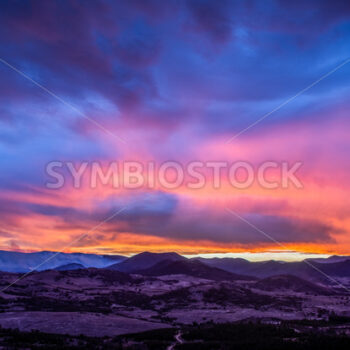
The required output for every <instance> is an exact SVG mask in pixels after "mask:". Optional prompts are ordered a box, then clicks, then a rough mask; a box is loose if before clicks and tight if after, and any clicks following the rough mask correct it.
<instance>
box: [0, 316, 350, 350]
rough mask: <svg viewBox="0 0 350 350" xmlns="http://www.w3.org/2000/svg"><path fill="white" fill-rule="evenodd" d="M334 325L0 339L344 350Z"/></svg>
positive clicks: (19, 345) (18, 345) (160, 347)
mask: <svg viewBox="0 0 350 350" xmlns="http://www.w3.org/2000/svg"><path fill="white" fill-rule="evenodd" d="M340 327H341V325H340V324H339V322H338V321H337V320H330V321H329V322H319V321H312V322H305V321H302V322H300V321H284V322H281V323H278V324H268V323H261V322H256V321H249V322H236V323H221V324H215V323H203V324H200V325H197V324H194V325H189V326H182V327H176V328H165V329H157V330H152V331H146V332H141V333H136V334H135V333H131V334H125V335H120V336H115V337H103V338H102V337H87V336H83V335H79V336H72V335H58V334H52V333H43V332H37V331H32V332H21V331H18V330H10V329H0V342H1V344H2V346H3V347H4V348H6V349H114V350H122V349H125V350H140V349H142V350H186V349H201V350H213V349H218V350H230V349H232V350H245V349H259V350H281V349H288V350H300V349H307V350H323V349H325V350H326V349H327V350H328V349H336V350H347V349H349V347H350V337H348V336H347V334H346V333H344V331H343V332H342V329H344V328H340ZM315 330H317V332H316V331H315Z"/></svg>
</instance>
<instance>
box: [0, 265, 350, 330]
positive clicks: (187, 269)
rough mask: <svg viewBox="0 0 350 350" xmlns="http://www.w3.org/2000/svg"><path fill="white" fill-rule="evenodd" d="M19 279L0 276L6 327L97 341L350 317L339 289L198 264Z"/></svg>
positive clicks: (1, 317)
mask: <svg viewBox="0 0 350 350" xmlns="http://www.w3.org/2000/svg"><path fill="white" fill-rule="evenodd" d="M75 267H76V266H75ZM145 271H146V272H147V273H146V272H145ZM141 272H142V271H141ZM22 276H23V275H20V274H11V273H1V274H0V290H1V292H0V325H1V326H2V327H3V328H11V329H13V328H19V329H20V330H21V331H31V330H33V329H34V330H39V331H41V332H49V333H50V332H54V333H57V334H66V333H69V334H70V335H75V336H78V335H80V334H84V335H86V336H95V337H101V336H117V335H121V334H127V333H130V332H142V331H145V330H152V329H160V328H169V327H182V326H185V325H189V324H192V323H193V322H196V323H203V322H204V323H205V322H208V321H210V322H216V323H217V322H233V321H239V320H245V319H251V318H254V319H262V320H266V319H271V318H272V319H276V318H277V319H284V320H292V319H293V320H295V319H310V320H316V319H323V320H328V319H329V317H330V315H332V314H337V315H339V316H347V315H350V293H347V292H346V291H344V290H341V289H336V288H333V287H331V286H322V285H319V284H316V283H313V282H310V281H306V280H303V279H300V278H295V277H294V276H288V275H287V276H286V275H283V276H279V277H278V276H277V277H275V278H267V279H261V280H257V279H256V278H253V279H252V278H244V276H239V278H237V275H235V274H232V273H229V272H227V271H223V270H220V269H218V268H213V267H210V266H207V265H205V264H203V263H200V262H196V261H183V260H178V261H169V260H165V261H163V263H157V264H155V265H154V266H153V268H149V269H146V270H143V273H142V274H141V273H140V272H139V273H136V274H128V273H125V272H120V271H117V270H115V269H96V268H88V269H73V270H64V269H63V270H47V271H41V272H33V273H31V274H29V275H26V276H25V277H24V278H21V277H22ZM14 281H17V282H16V283H14V284H12V285H11V283H12V282H14Z"/></svg>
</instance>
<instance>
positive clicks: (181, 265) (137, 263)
mask: <svg viewBox="0 0 350 350" xmlns="http://www.w3.org/2000/svg"><path fill="white" fill-rule="evenodd" d="M84 268H99V269H101V268H103V269H106V268H107V269H110V270H116V271H119V272H123V273H127V274H139V275H144V276H162V275H180V274H183V275H188V276H193V277H197V278H204V279H212V280H246V281H249V280H250V281H253V280H257V279H266V278H270V277H273V276H280V275H288V276H296V277H298V278H302V279H305V280H308V281H310V282H316V283H323V284H334V283H337V281H339V280H340V281H342V283H345V284H347V283H348V282H349V281H350V257H345V256H344V257H342V256H333V257H329V258H327V259H307V260H304V261H298V262H284V261H275V260H269V261H261V262H251V261H248V260H245V259H240V258H212V259H206V258H202V257H198V258H192V259H187V258H185V257H184V256H182V255H179V254H177V253H174V252H169V253H151V252H143V253H140V254H137V255H134V256H131V257H125V256H121V255H97V254H83V253H56V252H49V251H43V252H37V253H20V252H10V251H0V271H4V272H16V273H18V272H28V271H31V270H33V269H35V270H36V271H43V270H50V269H54V270H58V271H66V270H78V269H84ZM347 279H349V281H348V280H347Z"/></svg>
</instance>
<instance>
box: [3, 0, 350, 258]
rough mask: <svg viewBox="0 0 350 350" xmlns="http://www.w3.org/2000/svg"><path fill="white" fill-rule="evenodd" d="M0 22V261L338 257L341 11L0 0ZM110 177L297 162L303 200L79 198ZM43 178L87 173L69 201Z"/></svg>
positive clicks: (191, 191)
mask: <svg viewBox="0 0 350 350" xmlns="http://www.w3.org/2000/svg"><path fill="white" fill-rule="evenodd" d="M0 21H1V28H0V76H1V79H0V165H1V172H0V249H3V250H15V251H39V250H54V251H79V252H89V253H91V252H93V253H99V254H135V253H138V252H141V251H145V250H148V251H154V252H164V251H176V252H179V253H182V254H186V255H196V254H202V255H203V254H210V256H215V255H217V256H219V255H220V256H222V254H225V253H229V254H237V256H238V255H239V256H242V254H246V256H254V254H258V255H257V256H269V254H270V256H274V254H276V251H277V252H278V251H281V252H282V256H283V259H286V260H290V259H293V258H295V259H299V258H300V257H302V256H308V254H324V255H332V254H350V235H349V230H350V209H349V208H350V199H349V190H350V188H349V187H350V184H349V170H350V163H349V156H348V155H349V152H350V139H349V132H350V120H349V104H350V102H349V101H350V100H349V93H350V85H349V81H350V80H349V79H350V63H349V64H348V61H347V60H349V58H350V46H349V43H350V41H349V39H350V5H349V3H348V2H346V1H338V0H333V1H324V0H318V1H293V2H290V1H277V0H276V1H270V0H267V1H253V0H247V1H226V0H222V1H208V0H207V1H204V0H187V1H185V0H168V1H156V0H148V1H141V0H129V1H78V0H77V1H43V0H38V1H6V2H5V1H3V2H1V3H0ZM260 119H261V120H260ZM237 135H238V136H237ZM236 136H237V137H236ZM126 161H135V162H139V163H141V164H144V165H145V164H148V163H149V162H152V163H153V164H154V165H155V169H158V168H159V167H160V165H161V164H163V163H164V162H167V161H175V162H177V163H178V164H183V165H186V164H189V163H191V162H194V161H200V162H208V161H220V162H228V163H233V162H237V161H245V162H249V164H251V165H252V166H253V167H254V169H257V168H258V166H259V165H260V164H262V163H264V162H267V161H273V162H277V163H278V164H280V163H282V162H285V163H288V164H293V163H295V162H300V164H302V166H301V167H300V169H298V178H299V179H300V181H301V182H302V188H298V187H296V186H293V184H292V185H291V186H288V187H287V188H281V187H280V186H279V187H278V188H276V189H271V188H264V186H261V185H260V184H258V183H257V182H256V181H255V182H254V183H252V184H251V186H249V187H247V188H244V189H242V188H235V187H233V186H232V185H231V184H230V183H229V181H228V178H227V176H224V175H220V180H221V181H220V186H216V187H215V186H213V178H214V174H213V173H212V172H211V171H209V170H208V169H206V170H204V174H205V179H206V181H207V182H206V184H205V186H202V187H201V188H189V186H188V175H187V174H186V175H185V181H184V182H183V183H181V184H180V185H179V186H177V187H176V188H167V187H166V186H162V185H160V184H156V185H155V186H153V187H152V188H151V187H150V186H146V185H144V186H140V187H138V188H135V189H129V188H128V189H126V188H115V187H113V186H111V184H110V183H108V184H104V185H103V184H98V186H95V187H93V186H91V184H90V182H89V180H88V177H89V174H90V171H89V169H90V168H89V166H90V164H91V163H92V162H99V164H101V165H102V167H103V168H104V169H106V168H107V167H108V165H109V164H110V163H111V162H117V163H118V164H122V163H123V162H126ZM51 162H63V163H64V162H69V163H70V164H73V165H74V166H75V167H79V166H80V165H81V164H82V163H83V162H87V163H88V170H87V171H86V173H84V176H85V175H86V176H85V178H84V181H83V183H82V185H81V186H79V188H75V187H74V184H73V181H72V177H71V176H70V174H69V172H68V169H67V168H66V167H62V169H59V172H60V174H61V175H62V176H64V178H65V180H66V181H65V183H64V186H62V187H60V188H49V187H48V186H47V183H48V182H50V181H52V180H53V178H52V176H49V174H48V173H47V165H48V164H50V163H51ZM64 164H66V163H64ZM268 174H269V176H270V181H271V179H274V178H276V176H277V177H278V173H277V170H276V171H273V170H271V169H270V171H269V172H268ZM241 176H242V178H243V177H244V175H241ZM170 177H171V174H170ZM261 254H263V255H261Z"/></svg>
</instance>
